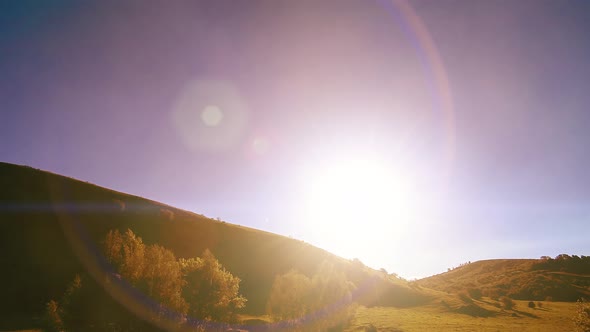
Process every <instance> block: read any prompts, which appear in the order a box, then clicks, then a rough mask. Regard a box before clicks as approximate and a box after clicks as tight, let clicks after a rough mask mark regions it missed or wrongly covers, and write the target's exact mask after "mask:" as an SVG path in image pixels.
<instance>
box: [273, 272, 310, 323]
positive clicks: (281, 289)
mask: <svg viewBox="0 0 590 332" xmlns="http://www.w3.org/2000/svg"><path fill="white" fill-rule="evenodd" d="M311 291H312V284H311V280H310V279H309V278H308V277H307V276H305V275H304V274H302V273H299V272H297V271H296V270H291V271H289V272H287V273H285V274H283V275H279V276H276V277H275V280H274V282H273V285H272V289H271V291H270V296H269V299H268V303H267V306H266V308H267V313H268V314H269V315H271V316H272V317H274V318H275V319H277V320H291V319H297V318H302V317H303V316H305V314H307V313H308V312H309V310H310V303H309V300H310V297H311V294H312V293H311Z"/></svg>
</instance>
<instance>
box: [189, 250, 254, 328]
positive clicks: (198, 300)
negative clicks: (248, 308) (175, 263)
mask: <svg viewBox="0 0 590 332" xmlns="http://www.w3.org/2000/svg"><path fill="white" fill-rule="evenodd" d="M184 263H186V264H185V273H186V280H187V285H186V287H184V289H183V294H184V296H185V298H186V299H187V301H188V302H189V304H190V306H189V314H191V315H192V316H193V317H196V318H201V319H209V320H215V321H232V320H234V319H235V314H236V313H237V310H239V309H241V308H243V307H244V306H245V305H246V301H247V300H246V298H245V297H243V296H242V295H240V294H239V289H240V281H241V280H240V278H238V277H235V276H233V275H232V274H231V273H230V272H228V271H227V270H225V269H224V268H223V266H222V265H221V264H220V263H219V261H218V260H217V259H216V258H215V256H214V255H213V254H212V253H211V251H209V250H208V249H207V250H205V252H203V257H201V259H200V260H194V261H184Z"/></svg>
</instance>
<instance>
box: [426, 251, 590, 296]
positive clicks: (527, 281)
mask: <svg viewBox="0 0 590 332" xmlns="http://www.w3.org/2000/svg"><path fill="white" fill-rule="evenodd" d="M565 256H567V255H560V256H558V259H557V260H554V259H548V258H544V259H492V260H483V261H477V262H473V263H469V264H466V265H463V266H461V267H459V268H456V269H453V270H451V271H448V272H445V273H441V274H438V275H435V276H432V277H428V278H424V279H421V280H418V281H416V284H418V285H420V286H423V287H427V288H431V289H435V290H439V291H444V292H449V293H461V292H469V291H470V292H472V293H474V294H477V293H478V292H479V293H480V294H482V295H483V296H489V297H492V298H498V297H500V296H504V295H506V296H509V297H511V298H514V299H519V300H545V299H547V298H551V299H553V300H554V301H576V300H577V299H579V298H580V297H586V298H589V297H590V273H587V272H586V271H588V268H589V267H590V261H588V260H587V259H584V260H582V259H581V258H580V257H578V260H577V261H576V259H575V258H573V259H571V260H568V259H567V258H565V260H564V261H560V259H564V257H565ZM560 257H561V258H560ZM567 257H570V256H567ZM574 257H577V256H574ZM582 257H584V256H582ZM576 262H577V263H576ZM572 271H575V272H572Z"/></svg>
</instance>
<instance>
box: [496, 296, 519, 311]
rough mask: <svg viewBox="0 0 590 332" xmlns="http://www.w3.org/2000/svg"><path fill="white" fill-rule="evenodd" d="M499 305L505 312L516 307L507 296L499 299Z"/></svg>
mask: <svg viewBox="0 0 590 332" xmlns="http://www.w3.org/2000/svg"><path fill="white" fill-rule="evenodd" d="M500 303H502V307H503V308H504V309H506V310H510V309H512V308H514V307H515V306H516V303H514V301H513V300H512V299H511V298H509V297H508V296H502V297H501V298H500Z"/></svg>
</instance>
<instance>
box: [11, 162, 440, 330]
mask: <svg viewBox="0 0 590 332" xmlns="http://www.w3.org/2000/svg"><path fill="white" fill-rule="evenodd" d="M127 228H129V229H131V230H133V232H135V233H136V234H137V235H139V236H140V237H141V238H143V240H144V241H145V242H146V243H148V244H149V243H157V244H160V245H162V246H164V247H166V248H168V249H170V250H172V251H173V252H174V254H175V255H176V257H185V258H189V257H195V256H199V255H200V254H201V253H202V252H203V251H204V250H205V249H207V248H208V249H210V250H211V251H212V252H213V253H214V255H215V256H216V257H217V258H218V259H219V261H220V262H221V263H222V264H223V265H224V266H225V267H226V268H227V270H228V271H230V272H231V273H232V274H234V275H236V276H238V277H239V278H241V279H242V282H241V286H240V292H241V293H242V294H243V295H244V296H245V297H246V298H247V299H248V302H247V306H246V308H245V313H248V314H252V315H260V314H264V312H265V306H266V302H267V299H268V295H269V293H270V289H271V286H272V283H273V281H274V278H275V276H276V275H278V274H283V273H286V272H287V271H289V270H291V269H296V270H298V271H299V272H302V273H304V274H306V275H312V274H313V273H314V271H315V270H316V269H317V267H318V266H319V265H320V264H321V263H322V262H324V261H329V262H330V263H331V264H334V266H335V267H336V268H338V269H340V270H342V271H344V273H345V274H346V276H347V278H348V279H349V280H350V281H351V282H353V283H354V284H355V285H356V287H357V291H356V293H355V298H354V300H355V301H357V302H359V303H361V304H363V305H367V306H371V305H389V306H412V305H418V304H421V303H424V302H425V301H428V300H429V297H428V295H427V294H426V293H425V292H424V291H422V290H419V289H416V288H415V287H413V286H411V285H410V284H409V283H407V282H405V281H403V280H400V279H397V278H394V277H392V276H388V275H384V274H383V273H381V272H379V271H375V270H372V269H369V268H367V267H366V266H364V265H363V264H362V263H360V262H359V261H349V260H345V259H343V258H340V257H338V256H335V255H333V254H331V253H329V252H327V251H325V250H322V249H320V248H317V247H314V246H312V245H309V244H307V243H305V242H302V241H299V240H295V239H291V238H288V237H284V236H280V235H276V234H272V233H269V232H264V231H260V230H256V229H252V228H247V227H242V226H239V225H234V224H230V223H226V222H223V221H219V220H213V219H210V218H207V217H205V216H202V215H199V214H195V213H191V212H187V211H184V210H180V209H176V208H174V207H171V206H168V205H165V204H162V203H158V202H155V201H151V200H148V199H145V198H141V197H138V196H133V195H129V194H125V193H121V192H117V191H113V190H109V189H106V188H102V187H99V186H96V185H93V184H90V183H87V182H83V181H79V180H75V179H72V178H68V177H64V176H61V175H57V174H52V173H49V172H45V171H41V170H37V169H34V168H31V167H27V166H19V165H13V164H8V163H0V243H1V253H0V264H1V266H2V273H0V284H1V285H2V287H0V299H1V300H0V330H2V329H17V328H22V327H23V326H22V325H23V324H22V322H27V321H28V322H30V321H36V320H38V319H39V315H40V314H41V313H42V312H43V310H44V307H45V304H46V303H47V302H48V301H49V300H50V299H57V298H59V296H60V294H62V293H63V292H64V289H65V288H66V286H67V285H68V284H69V283H70V282H71V280H72V278H73V276H74V275H75V274H81V275H83V276H85V280H88V281H87V282H89V283H90V284H92V285H93V286H92V287H94V288H93V289H94V292H95V293H96V294H95V295H94V296H93V301H94V302H96V310H99V308H100V310H113V311H117V310H119V311H120V310H122V307H119V306H118V304H117V303H116V301H113V299H112V298H111V297H110V296H109V295H108V294H103V293H101V288H100V287H99V286H98V284H97V283H95V282H94V281H93V280H92V279H93V278H94V279H97V278H101V273H103V274H104V271H103V270H104V266H102V265H101V264H104V262H103V261H104V260H101V250H100V245H101V241H102V240H103V239H104V237H105V235H106V233H107V232H108V231H109V230H111V229H119V230H121V231H125V230H126V229H127ZM101 262H102V263H101Z"/></svg>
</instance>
